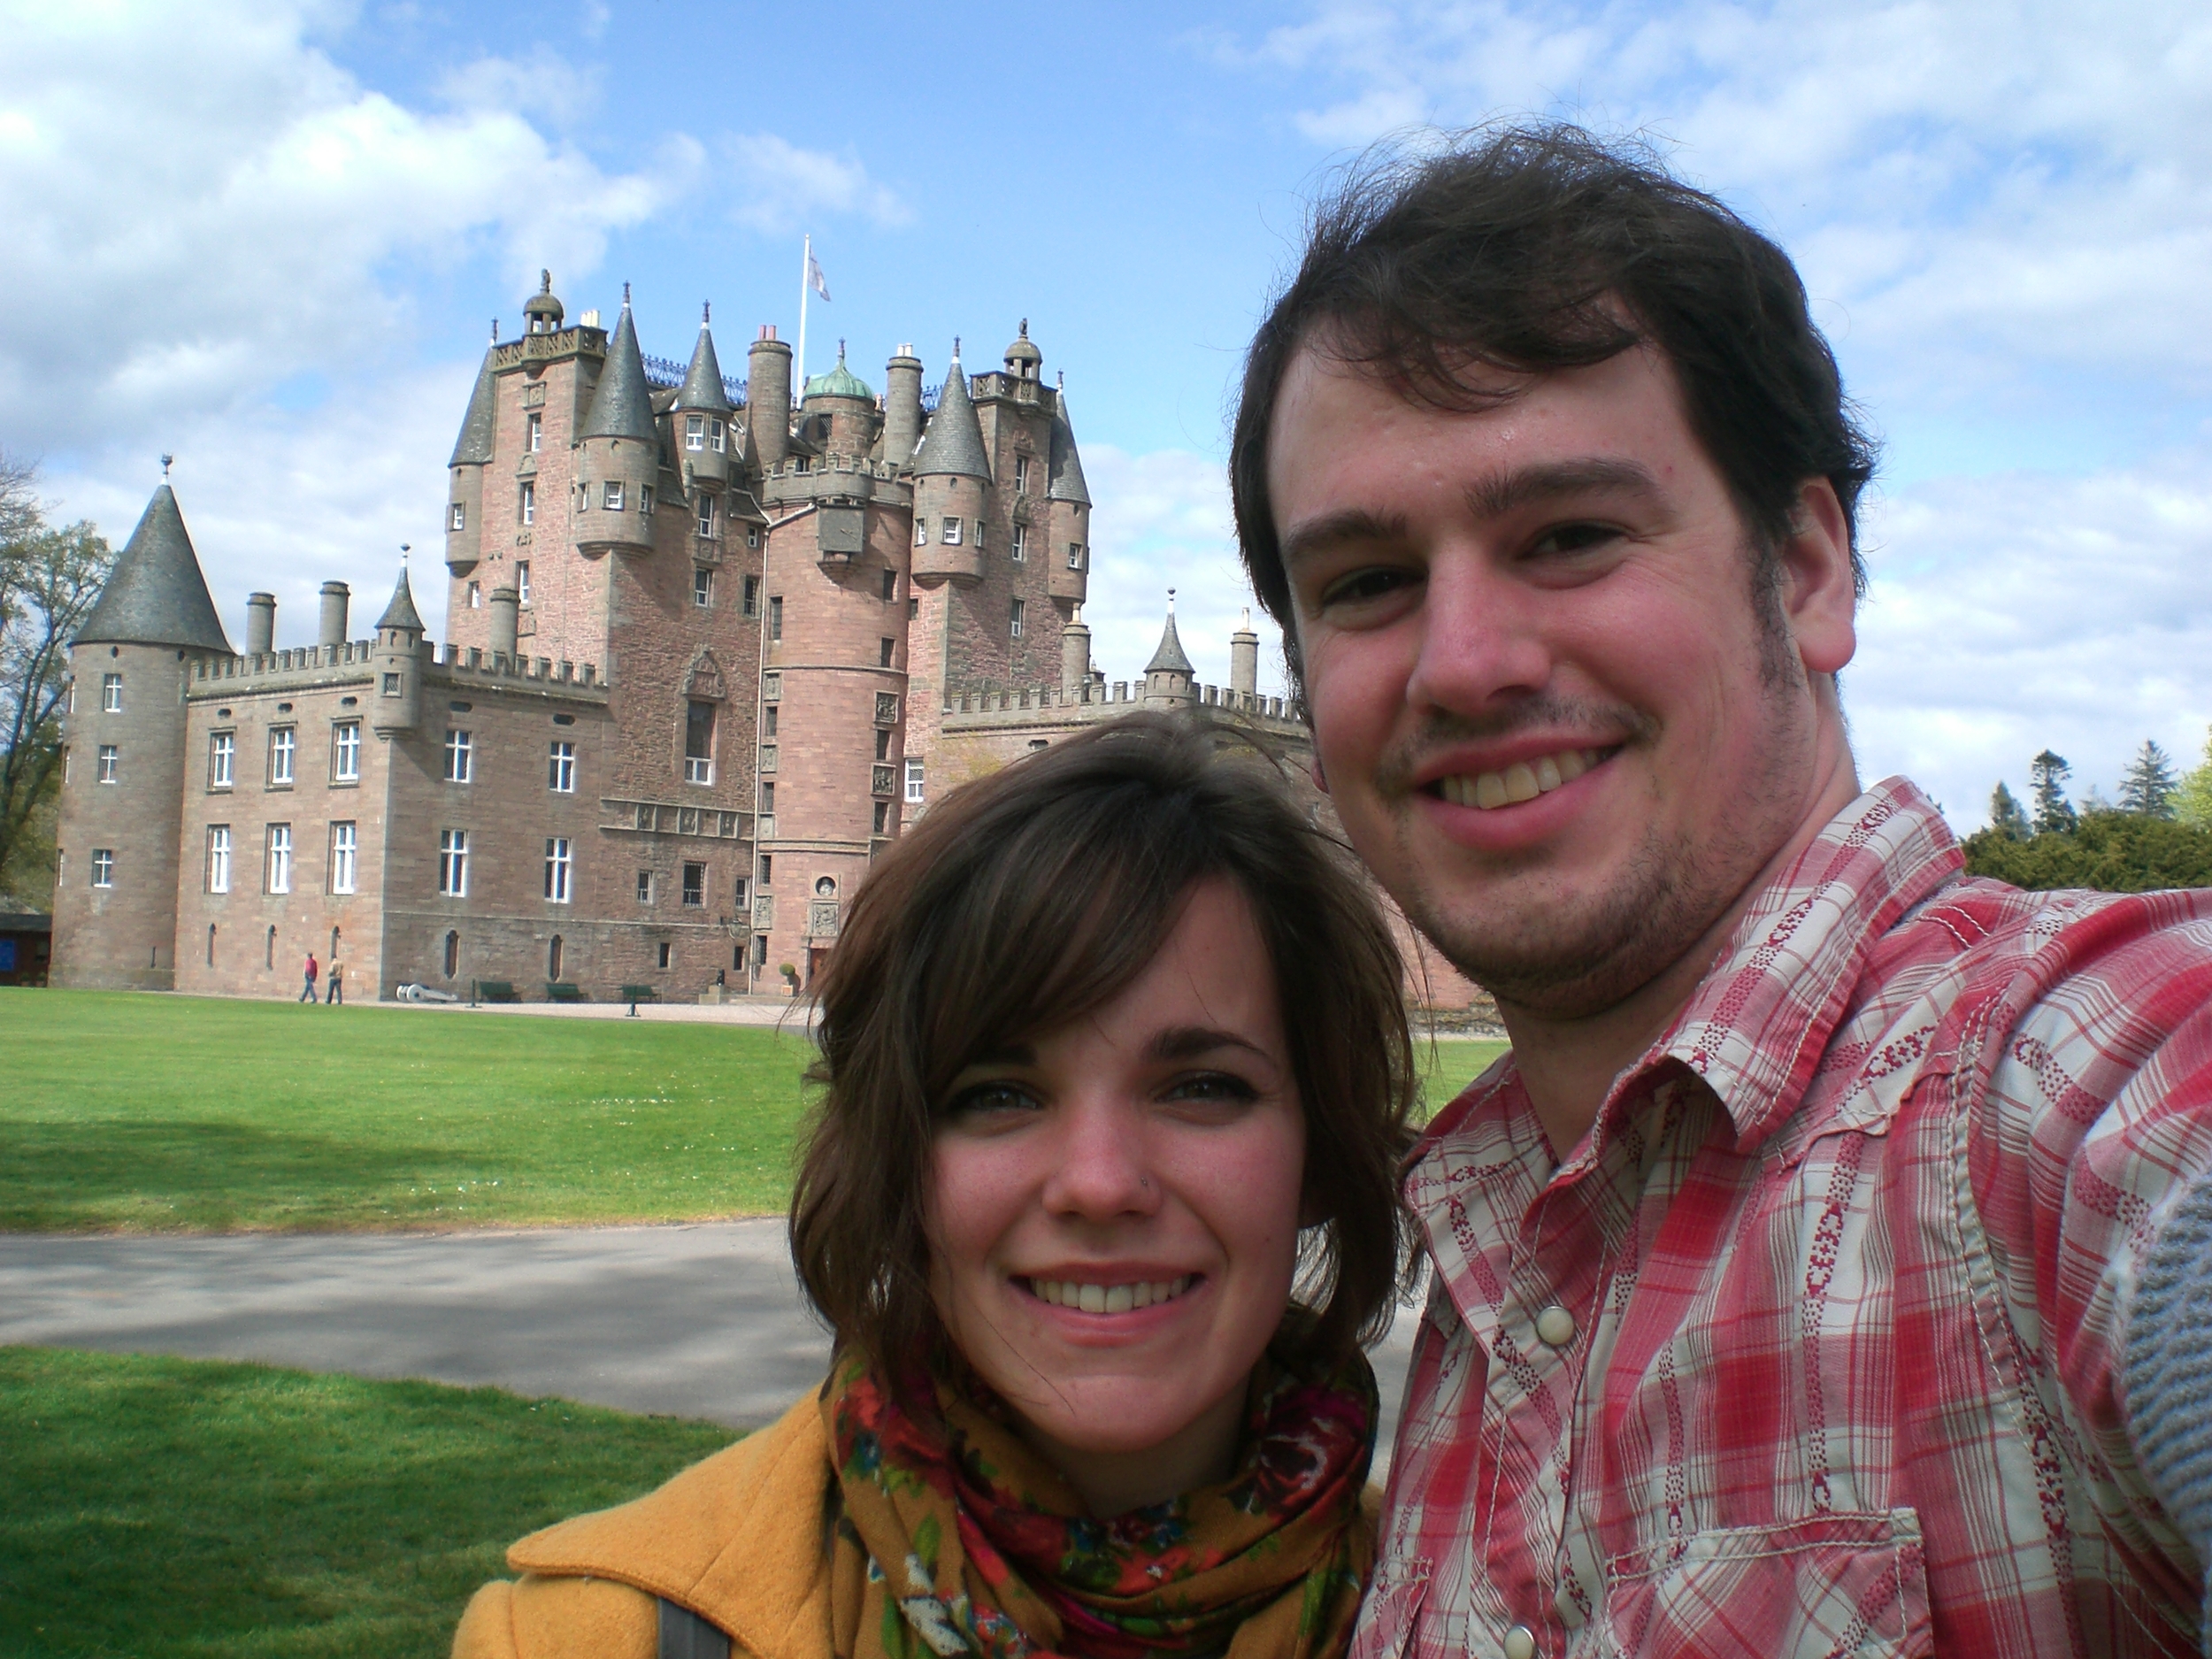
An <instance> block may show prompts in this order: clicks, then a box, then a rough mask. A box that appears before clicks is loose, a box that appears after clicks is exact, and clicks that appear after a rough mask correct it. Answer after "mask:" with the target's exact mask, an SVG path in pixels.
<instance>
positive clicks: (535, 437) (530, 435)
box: [522, 415, 545, 455]
mask: <svg viewBox="0 0 2212 1659" xmlns="http://www.w3.org/2000/svg"><path fill="white" fill-rule="evenodd" d="M522 447H523V448H524V449H527V450H529V451H530V453H531V454H533V455H535V454H536V453H537V452H538V451H539V450H540V449H543V448H544V447H545V417H544V416H543V415H525V416H524V417H523V418H522Z"/></svg>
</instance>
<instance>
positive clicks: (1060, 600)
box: [1024, 335, 1091, 610]
mask: <svg viewBox="0 0 2212 1659" xmlns="http://www.w3.org/2000/svg"><path fill="white" fill-rule="evenodd" d="M1026 340H1027V336H1026V335H1025V336H1024V341H1025V342H1026ZM1045 472H1046V484H1045V557H1047V559H1048V560H1049V561H1050V563H1049V565H1048V567H1047V568H1048V570H1049V571H1050V572H1051V577H1050V582H1051V586H1050V592H1051V595H1052V598H1053V602H1054V603H1056V604H1058V605H1060V606H1061V607H1062V608H1063V609H1066V610H1072V608H1073V607H1075V606H1077V605H1079V604H1081V603H1083V602H1084V601H1085V600H1086V599H1087V598H1088V597H1089V596H1090V584H1091V491H1090V486H1089V485H1087V484H1086V483H1085V482H1084V481H1083V457H1082V456H1081V455H1079V453H1078V452H1077V450H1076V448H1075V428H1074V426H1072V425H1071V424H1070V422H1069V420H1068V394H1067V388H1066V387H1065V386H1064V385H1063V386H1062V387H1061V388H1060V394H1059V396H1058V397H1057V398H1056V399H1055V400H1054V403H1053V411H1052V448H1051V452H1050V455H1049V457H1048V461H1047V464H1046V468H1045Z"/></svg>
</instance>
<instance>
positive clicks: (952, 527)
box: [939, 518, 960, 547]
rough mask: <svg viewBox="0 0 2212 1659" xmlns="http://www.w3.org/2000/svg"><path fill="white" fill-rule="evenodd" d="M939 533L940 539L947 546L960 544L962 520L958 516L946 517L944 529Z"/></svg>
mask: <svg viewBox="0 0 2212 1659" xmlns="http://www.w3.org/2000/svg"><path fill="white" fill-rule="evenodd" d="M939 535H940V539H941V541H943V542H944V544H945V545H946V546H947V547H958V546H959V545H960V520H959V519H957V518H948V519H946V520H945V522H944V526H943V527H942V529H941V531H940V532H939Z"/></svg>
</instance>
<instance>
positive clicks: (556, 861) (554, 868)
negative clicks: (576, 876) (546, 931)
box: [545, 835, 575, 904]
mask: <svg viewBox="0 0 2212 1659" xmlns="http://www.w3.org/2000/svg"><path fill="white" fill-rule="evenodd" d="M574 863H575V856H574V855H573V854H572V852H571V851H570V850H569V840H568V837H567V836H565V835H554V836H549V837H548V838H547V841H546V843H545V896H546V898H547V899H548V900H549V902H552V903H555V904H565V903H567V902H568V878H569V871H570V868H571V866H572V865H573V864H574Z"/></svg>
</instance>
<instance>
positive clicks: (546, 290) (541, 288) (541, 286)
mask: <svg viewBox="0 0 2212 1659" xmlns="http://www.w3.org/2000/svg"><path fill="white" fill-rule="evenodd" d="M552 291H553V273H551V272H550V271H543V270H541V271H540V272H539V273H538V292H539V293H541V294H550V293H551V292H552Z"/></svg>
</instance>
